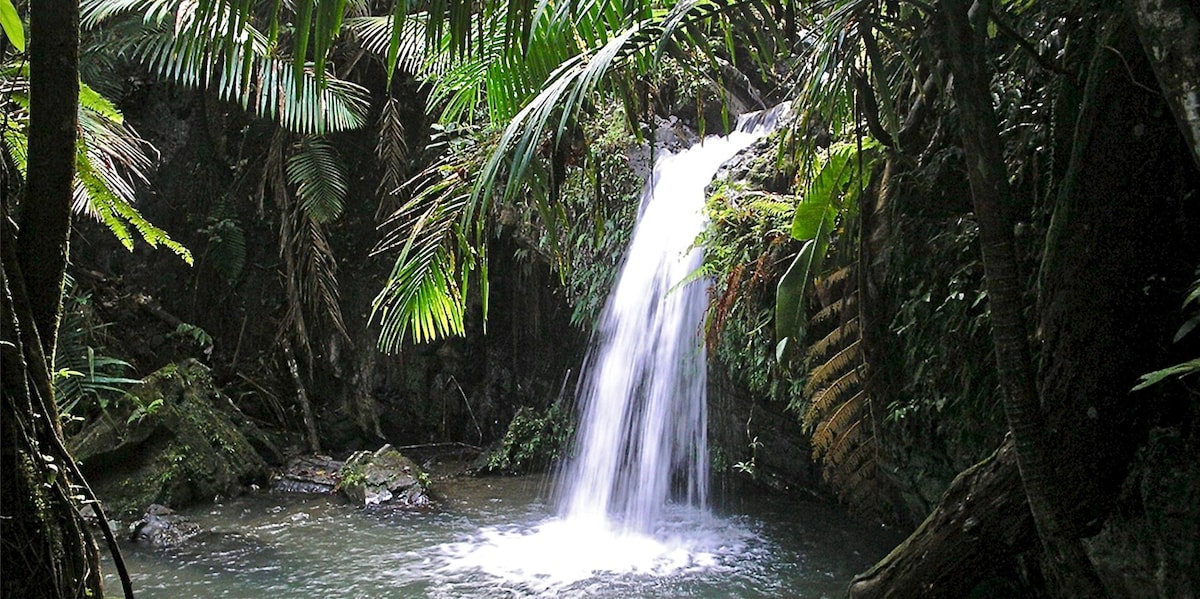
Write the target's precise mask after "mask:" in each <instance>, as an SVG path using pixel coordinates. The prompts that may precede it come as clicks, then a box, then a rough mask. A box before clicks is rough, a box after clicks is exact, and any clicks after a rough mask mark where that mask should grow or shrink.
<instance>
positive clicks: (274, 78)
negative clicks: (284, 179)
mask: <svg viewBox="0 0 1200 599" xmlns="http://www.w3.org/2000/svg"><path fill="white" fill-rule="evenodd" d="M208 1H209V2H210V3H212V6H210V7H209V8H208V12H206V10H202V9H200V8H197V6H196V5H193V4H189V3H178V2H176V3H174V5H173V6H171V8H170V10H168V9H167V8H166V6H167V5H168V4H170V3H169V2H162V1H160V0H147V1H144V2H138V1H131V0H125V2H124V4H121V5H119V6H117V7H116V8H117V9H119V10H115V9H111V8H109V7H106V6H105V3H106V2H107V0H84V2H83V3H82V4H81V10H82V11H83V14H84V15H85V18H86V22H87V23H90V24H92V25H93V26H94V25H99V24H102V23H106V22H107V21H108V20H111V19H116V18H119V17H122V16H127V15H137V14H141V16H142V28H141V29H140V30H139V31H138V32H136V33H135V34H131V35H129V36H126V37H124V38H123V39H122V40H121V41H120V44H121V45H120V47H119V48H118V49H119V50H122V51H124V52H127V53H128V54H129V55H130V56H132V57H134V58H135V59H137V60H139V61H141V62H142V63H144V64H145V65H146V66H147V67H148V68H149V69H150V70H151V71H152V72H155V73H157V74H158V75H160V76H163V77H166V78H168V79H171V80H173V81H175V82H177V83H180V84H182V85H187V86H191V87H202V88H207V89H212V90H214V91H215V92H216V93H217V95H218V97H220V98H221V99H223V100H229V101H232V102H236V103H238V104H239V105H241V106H242V107H243V108H246V109H249V110H252V111H254V112H255V113H256V114H258V115H259V116H262V117H265V118H271V119H274V120H276V121H277V122H278V123H279V124H280V125H281V126H283V127H285V128H287V129H289V130H290V131H294V132H296V133H300V134H305V135H316V134H322V133H327V132H334V131H345V130H349V129H356V128H359V127H361V126H363V124H364V123H365V119H366V113H367V108H368V105H369V101H368V95H369V94H368V92H367V90H366V89H365V88H363V87H361V86H359V85H357V84H354V83H351V82H349V81H345V80H341V79H338V78H336V77H333V76H331V75H330V74H328V73H326V69H325V63H324V59H323V58H322V60H320V61H317V62H312V63H308V62H303V61H301V62H300V63H299V64H297V61H295V60H294V59H290V58H286V57H283V56H281V55H280V52H279V49H278V48H277V47H276V45H275V43H276V40H275V39H272V37H271V36H270V35H269V34H264V33H263V32H262V31H260V30H258V29H256V28H255V27H254V26H253V25H252V24H251V23H250V20H249V18H247V15H245V14H243V13H244V10H243V9H244V6H242V5H233V4H229V3H228V2H224V1H217V0H208ZM239 1H240V0H239ZM322 4H325V3H324V2H323V3H322ZM330 10H332V11H333V13H336V8H334V9H330ZM333 13H331V14H333ZM329 18H331V19H333V20H335V21H336V20H337V19H336V18H335V17H333V16H331V17H329ZM300 50H301V49H297V52H299V51H300ZM320 56H322V57H323V56H324V55H323V54H322V55H320Z"/></svg>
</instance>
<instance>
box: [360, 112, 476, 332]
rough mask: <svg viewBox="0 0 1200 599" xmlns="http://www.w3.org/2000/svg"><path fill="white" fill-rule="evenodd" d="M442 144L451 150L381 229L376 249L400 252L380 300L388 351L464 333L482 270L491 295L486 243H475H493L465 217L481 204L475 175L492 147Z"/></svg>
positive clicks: (377, 310) (375, 314)
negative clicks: (474, 278)
mask: <svg viewBox="0 0 1200 599" xmlns="http://www.w3.org/2000/svg"><path fill="white" fill-rule="evenodd" d="M445 135H446V137H450V136H451V135H452V134H445ZM435 141H440V142H441V145H442V146H443V148H444V150H445V151H444V152H443V153H442V155H441V157H440V158H439V159H438V160H437V161H436V162H435V163H434V164H432V165H431V166H429V167H428V168H426V169H425V170H424V171H422V172H421V173H419V174H418V175H417V176H416V177H414V178H413V179H412V180H411V181H409V182H408V184H407V186H408V187H411V188H413V189H416V190H417V191H416V192H415V193H414V195H413V197H412V199H410V200H409V201H407V202H405V203H404V204H403V205H402V206H401V207H400V208H399V209H398V210H396V211H395V212H394V213H393V214H392V216H391V217H389V219H388V220H387V221H385V222H384V224H383V225H382V226H381V230H382V231H383V232H384V237H383V239H382V241H381V242H380V244H379V246H378V247H377V248H376V250H375V253H377V254H382V253H390V252H394V251H398V252H399V254H398V256H397V258H396V261H395V265H394V266H393V267H392V272H391V274H390V275H389V276H388V279H387V282H386V283H385V285H384V288H383V290H382V291H380V292H379V295H377V296H376V298H375V301H374V302H373V306H374V308H373V310H372V318H376V319H378V320H379V322H380V323H381V324H382V332H381V333H380V347H381V348H383V349H384V351H396V350H398V349H399V348H400V345H401V343H402V342H403V341H404V339H405V337H406V335H407V334H411V336H412V339H414V340H416V341H418V342H422V341H429V340H432V339H437V338H441V337H446V336H449V335H463V334H465V332H466V329H465V325H464V319H465V314H466V293H467V290H468V289H469V285H470V281H471V278H470V277H471V274H472V271H473V270H474V269H475V268H476V267H479V268H480V270H481V271H482V277H481V278H482V282H481V287H482V291H483V294H484V296H485V297H486V294H487V281H486V273H487V256H486V244H485V243H476V242H475V241H476V240H477V239H483V240H485V241H486V233H485V230H484V229H483V228H482V227H485V226H486V225H484V224H483V223H479V225H478V226H479V227H481V228H478V229H476V228H471V227H469V226H465V225H469V224H470V223H469V221H466V220H465V217H464V215H465V214H466V213H467V212H468V211H470V210H471V209H472V207H471V204H472V202H473V201H474V198H473V196H472V194H471V189H472V186H473V184H472V182H471V181H470V178H469V173H470V172H472V171H474V170H476V169H478V167H479V162H480V161H481V160H482V157H481V155H482V152H483V151H484V150H485V149H486V147H487V146H486V145H483V144H470V145H469V146H467V147H465V148H462V149H459V150H457V151H452V150H453V148H452V146H451V145H450V142H452V141H453V140H452V139H448V140H435Z"/></svg>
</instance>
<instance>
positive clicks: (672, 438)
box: [559, 107, 786, 533]
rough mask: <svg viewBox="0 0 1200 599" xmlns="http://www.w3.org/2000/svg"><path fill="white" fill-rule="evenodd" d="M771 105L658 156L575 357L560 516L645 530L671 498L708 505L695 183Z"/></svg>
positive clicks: (761, 125)
mask: <svg viewBox="0 0 1200 599" xmlns="http://www.w3.org/2000/svg"><path fill="white" fill-rule="evenodd" d="M784 110H786V108H785V107H780V108H777V109H774V110H771V111H768V112H765V113H755V114H754V115H748V116H746V117H743V118H742V119H741V120H740V121H739V124H738V128H737V130H736V131H734V132H733V133H731V134H730V135H728V136H726V137H716V136H713V137H707V138H705V139H704V140H702V141H701V142H700V143H698V144H696V145H694V146H692V147H691V148H688V149H686V150H683V151H680V152H678V153H665V154H663V155H660V156H659V157H658V159H657V160H656V161H655V164H654V172H653V175H652V176H651V178H650V180H649V181H648V182H647V184H646V187H645V190H644V191H643V195H642V204H641V210H640V215H639V217H638V222H637V225H636V227H635V229H634V233H633V240H632V242H631V243H630V246H629V249H628V251H627V254H626V256H625V260H624V263H623V265H622V267H621V271H620V274H619V276H618V279H617V283H616V286H615V287H614V289H613V291H612V293H611V295H610V296H609V298H608V302H607V303H606V304H605V308H604V312H603V315H602V317H601V320H600V323H599V325H598V327H597V330H596V335H595V339H594V343H593V347H592V350H591V351H590V352H589V354H588V356H587V358H586V359H585V362H584V368H583V370H582V371H581V372H582V378H581V380H580V386H579V391H578V396H577V398H578V401H579V418H580V420H579V430H578V433H577V436H576V439H575V447H574V451H573V458H572V459H571V461H570V462H569V463H568V464H566V466H565V468H564V469H563V473H562V475H561V477H560V480H559V493H560V501H561V502H562V505H561V509H562V514H563V517H564V519H566V520H567V521H583V522H594V523H597V524H606V525H610V526H612V527H615V528H617V529H619V530H624V531H627V532H636V533H649V532H651V531H652V530H653V528H654V526H655V524H656V522H657V521H658V519H659V517H660V514H661V511H662V510H663V509H664V507H666V506H667V505H668V504H670V503H682V504H686V505H689V506H692V507H696V508H699V509H701V510H703V509H706V508H707V495H708V461H709V457H708V444H707V405H706V404H707V399H706V390H707V384H706V378H707V377H706V358H705V351H704V338H703V331H702V329H703V318H704V310H705V306H706V303H707V300H708V297H707V290H708V282H707V281H706V280H705V279H703V278H702V277H695V276H694V273H695V271H696V270H697V269H698V268H699V267H700V265H701V262H702V260H703V253H702V251H701V248H699V247H697V246H696V237H697V235H699V234H700V232H701V231H703V229H704V226H705V223H706V220H705V217H704V201H705V193H704V189H705V187H706V186H707V185H708V184H709V182H710V181H711V180H712V178H713V176H714V175H715V174H716V172H717V169H719V168H720V166H721V165H722V164H724V163H725V162H726V161H728V160H729V159H730V158H732V157H733V156H734V155H735V154H737V153H738V152H739V151H741V150H742V149H744V148H746V147H748V146H749V145H750V144H751V143H753V142H754V141H755V140H757V139H758V138H760V137H762V136H763V135H764V134H766V133H767V132H768V131H770V130H771V129H772V128H773V127H774V124H775V121H776V120H777V118H778V115H779V114H780V113H781V112H782V111H784Z"/></svg>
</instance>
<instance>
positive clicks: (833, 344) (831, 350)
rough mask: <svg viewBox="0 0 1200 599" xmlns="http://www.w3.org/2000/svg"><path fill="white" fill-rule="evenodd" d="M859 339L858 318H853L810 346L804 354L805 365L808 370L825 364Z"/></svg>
mask: <svg viewBox="0 0 1200 599" xmlns="http://www.w3.org/2000/svg"><path fill="white" fill-rule="evenodd" d="M858 337H859V328H858V318H857V317H856V318H852V319H850V320H848V321H846V323H845V324H843V325H842V326H840V327H838V328H836V329H833V331H831V332H830V333H829V334H828V335H826V336H825V337H823V338H822V339H821V340H820V341H818V342H816V343H814V344H812V345H811V346H809V348H808V351H806V352H805V354H804V364H805V365H806V367H808V368H812V367H813V366H814V365H816V364H820V363H823V362H824V361H825V360H828V359H829V357H830V356H832V355H834V354H836V353H837V352H839V351H842V349H843V348H845V347H846V346H847V345H848V344H850V343H853V342H854V341H855V340H856V339H858Z"/></svg>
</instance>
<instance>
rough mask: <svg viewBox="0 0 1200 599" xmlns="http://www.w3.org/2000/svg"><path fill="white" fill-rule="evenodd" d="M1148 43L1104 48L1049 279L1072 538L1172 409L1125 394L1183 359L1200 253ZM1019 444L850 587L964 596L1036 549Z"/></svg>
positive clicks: (1062, 508) (1197, 220)
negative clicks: (1189, 296)
mask: <svg viewBox="0 0 1200 599" xmlns="http://www.w3.org/2000/svg"><path fill="white" fill-rule="evenodd" d="M1125 33H1126V34H1129V33H1130V32H1128V31H1126V32H1125ZM1136 44H1137V42H1136V40H1134V39H1133V38H1132V36H1131V35H1124V36H1113V35H1112V34H1111V33H1109V32H1106V33H1105V34H1104V35H1102V36H1101V37H1100V39H1099V40H1098V41H1097V44H1096V50H1095V53H1094V60H1093V64H1092V67H1091V69H1090V72H1089V74H1088V77H1087V90H1086V93H1085V94H1084V98H1085V99H1084V101H1083V102H1082V104H1083V106H1082V108H1081V111H1080V115H1079V118H1078V125H1077V126H1076V127H1075V128H1074V129H1073V133H1074V147H1073V148H1072V151H1071V152H1070V155H1071V159H1070V166H1069V169H1068V171H1067V174H1066V180H1065V181H1064V182H1063V183H1062V185H1061V190H1060V193H1059V194H1058V199H1057V201H1056V203H1055V206H1054V214H1053V218H1052V221H1051V226H1050V230H1049V231H1048V232H1047V238H1046V244H1045V254H1044V257H1043V260H1042V267H1041V274H1040V289H1041V301H1040V303H1039V306H1038V315H1039V319H1038V323H1039V331H1040V333H1041V335H1040V336H1041V337H1042V339H1043V340H1044V341H1043V345H1042V351H1041V368H1040V371H1039V373H1038V388H1039V396H1040V397H1041V399H1042V402H1041V403H1042V409H1044V416H1045V419H1046V426H1047V427H1048V430H1049V431H1050V434H1051V435H1052V436H1053V438H1054V439H1055V442H1056V443H1055V447H1054V448H1052V450H1051V452H1050V453H1049V454H1048V455H1051V456H1052V457H1053V459H1055V460H1057V461H1058V462H1059V463H1061V464H1064V466H1063V467H1060V468H1057V469H1056V473H1055V474H1056V475H1057V476H1059V477H1061V480H1060V481H1057V482H1056V484H1055V485H1054V487H1053V491H1054V492H1053V493H1052V495H1051V497H1050V500H1052V501H1053V502H1054V505H1053V506H1052V508H1053V509H1054V510H1056V513H1057V515H1058V516H1059V517H1060V520H1059V522H1058V524H1059V525H1060V526H1062V529H1063V530H1065V531H1066V532H1067V533H1068V536H1071V537H1079V536H1086V535H1089V534H1091V533H1093V532H1094V531H1095V530H1096V528H1097V526H1099V524H1101V523H1103V521H1104V519H1105V518H1106V517H1107V516H1108V515H1109V514H1110V513H1111V512H1112V508H1113V505H1114V502H1115V500H1116V497H1117V494H1118V492H1119V490H1120V486H1121V484H1122V482H1124V481H1125V479H1126V477H1127V475H1128V465H1129V462H1130V459H1131V458H1132V457H1133V455H1134V453H1135V452H1136V450H1137V447H1138V446H1139V444H1140V443H1141V441H1142V440H1143V439H1144V438H1145V432H1146V429H1147V427H1148V426H1149V423H1150V422H1153V421H1154V419H1155V417H1156V415H1157V414H1162V413H1169V411H1170V409H1171V408H1172V406H1170V405H1164V404H1162V403H1156V402H1154V401H1151V400H1150V398H1149V397H1144V396H1139V395H1136V394H1135V395H1132V396H1131V395H1130V394H1129V389H1130V388H1132V387H1133V385H1134V384H1135V383H1136V380H1137V377H1138V375H1139V374H1141V373H1144V372H1146V371H1148V370H1151V369H1153V368H1156V367H1161V366H1162V365H1164V364H1169V363H1171V358H1170V357H1169V356H1167V355H1166V348H1168V347H1169V345H1170V343H1169V342H1170V338H1171V335H1172V333H1173V332H1174V330H1175V328H1176V327H1178V324H1179V311H1178V308H1179V299H1178V298H1179V297H1180V295H1181V294H1182V293H1183V291H1184V290H1185V289H1186V287H1187V285H1188V283H1189V282H1190V281H1191V280H1192V278H1193V277H1194V275H1193V274H1192V273H1193V270H1192V269H1194V267H1195V259H1196V256H1197V255H1200V234H1198V233H1197V228H1198V227H1200V205H1197V204H1196V203H1195V202H1194V201H1191V200H1189V199H1188V198H1189V197H1191V198H1194V197H1195V196H1194V194H1195V193H1196V191H1197V190H1200V171H1197V170H1195V169H1193V168H1191V164H1190V158H1189V157H1188V156H1187V152H1186V149H1185V147H1184V144H1183V142H1182V141H1181V139H1180V136H1179V134H1178V131H1177V129H1176V127H1175V125H1174V123H1173V121H1172V120H1171V116H1170V115H1169V113H1168V111H1167V110H1165V106H1164V105H1163V104H1162V103H1161V100H1160V99H1158V98H1157V97H1156V96H1155V95H1154V94H1152V93H1150V92H1148V91H1147V90H1145V89H1143V88H1141V87H1139V85H1138V83H1137V82H1138V81H1140V80H1144V77H1145V76H1146V75H1148V71H1149V68H1148V66H1147V65H1146V64H1145V62H1144V61H1142V60H1140V59H1136V60H1132V61H1131V62H1130V63H1128V64H1127V63H1126V62H1124V61H1123V60H1122V58H1121V57H1122V56H1136V55H1137V54H1139V53H1138V52H1137V51H1136ZM956 81H957V78H956ZM964 125H966V123H965V121H964ZM989 274H990V273H989ZM989 291H990V289H989ZM991 299H992V300H994V299H995V298H994V297H992V298H991ZM993 309H994V308H993ZM993 318H995V315H994V313H993ZM1176 358H1178V356H1176ZM1188 399H1189V398H1187V397H1184V398H1183V399H1182V401H1187V400H1188ZM1175 407H1178V406H1175ZM1013 449H1015V448H1014V447H1013V442H1012V439H1011V438H1010V439H1009V440H1007V441H1006V443H1005V445H1004V446H1003V447H1002V448H1001V450H1000V451H999V452H998V453H997V454H996V455H994V456H993V457H991V458H989V459H988V460H985V462H983V463H982V464H980V465H977V466H975V467H973V468H972V469H971V470H968V471H967V472H966V473H964V474H962V475H960V476H959V477H958V478H957V479H955V482H954V483H953V484H952V485H951V487H950V489H949V490H948V491H947V492H946V495H945V496H944V497H943V499H942V502H941V504H940V505H939V506H938V507H937V508H936V510H935V511H934V513H933V514H932V515H930V517H929V518H928V519H927V520H926V521H925V523H924V524H922V525H921V527H920V528H919V529H918V530H917V531H916V532H914V533H913V534H912V535H911V536H910V537H909V539H908V540H906V541H905V543H904V544H903V545H901V546H900V547H898V548H897V549H896V550H895V551H893V552H892V553H891V554H890V555H888V556H887V557H886V558H884V560H882V561H881V562H880V563H879V564H877V565H876V566H875V567H874V568H872V569H871V570H870V571H869V572H868V573H866V574H864V575H862V576H861V577H859V578H858V579H857V580H856V581H855V582H854V583H853V585H852V586H851V588H850V596H851V597H855V598H869V597H916V596H920V597H925V596H931V597H937V596H945V597H954V596H963V595H965V594H967V593H968V592H969V591H970V589H971V588H973V587H974V586H975V584H976V583H977V582H978V581H980V580H982V579H983V578H984V577H986V576H987V575H988V574H989V573H990V572H991V571H992V570H993V568H994V567H995V566H996V564H998V563H999V564H1003V563H1004V562H1005V561H1006V560H1007V559H1008V558H1009V557H1010V556H1011V555H1013V554H1014V553H1017V552H1020V551H1022V550H1023V548H1024V547H1028V546H1029V545H1032V544H1033V543H1034V542H1035V541H1036V537H1035V536H1034V534H1035V533H1034V525H1033V520H1032V517H1031V516H1030V515H1029V514H1028V513H1024V514H1023V515H1014V512H1013V511H1012V510H1014V509H1016V510H1017V511H1021V510H1022V509H1024V508H1021V507H1019V506H1018V504H1019V505H1020V506H1023V505H1025V501H1024V494H1023V493H1022V492H1021V487H1020V486H1019V485H1018V484H1017V481H1018V480H1020V478H1019V477H1018V475H1017V467H1016V462H1017V460H1016V459H1015V456H1014V453H1015V452H1014V451H1013ZM997 516H999V517H1000V518H1008V519H1010V520H1008V521H1007V522H1005V521H1004V520H1002V519H1001V520H999V523H998V520H997ZM993 535H996V536H997V538H991V537H992V536H993ZM1022 539H1025V541H1022ZM1089 569H1090V567H1089ZM1081 596H1093V595H1081Z"/></svg>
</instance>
